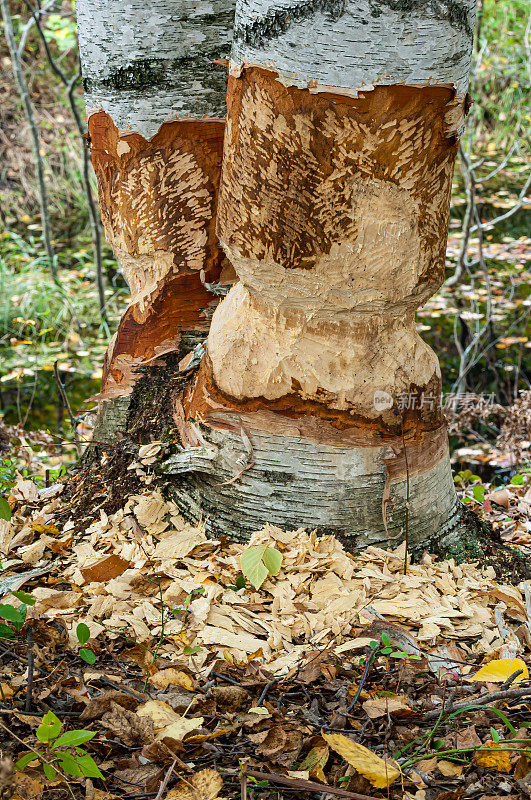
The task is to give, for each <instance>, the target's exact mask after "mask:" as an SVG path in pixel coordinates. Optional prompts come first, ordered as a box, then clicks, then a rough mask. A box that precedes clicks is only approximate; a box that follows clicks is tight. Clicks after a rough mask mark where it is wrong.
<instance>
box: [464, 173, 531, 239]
mask: <svg viewBox="0 0 531 800" xmlns="http://www.w3.org/2000/svg"><path fill="white" fill-rule="evenodd" d="M530 186H531V172H530V173H529V175H528V177H527V180H526V182H525V184H524V186H523V187H522V191H521V192H520V194H519V195H518V200H517V201H516V203H515V204H514V206H513V207H512V208H510V209H509V211H506V213H505V214H500V216H499V217H494V219H491V220H489V221H488V222H482V223H479V224H478V225H473V226H472V228H471V233H474V231H477V230H479V228H481V230H482V231H488V230H489V229H490V228H492V227H494V225H497V224H498V222H503V220H505V219H509V217H512V216H513V214H516V212H517V211H520V209H521V208H522V206H523V205H524V203H525V201H526V195H527V190H528V189H529V187H530Z"/></svg>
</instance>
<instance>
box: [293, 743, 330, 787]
mask: <svg viewBox="0 0 531 800" xmlns="http://www.w3.org/2000/svg"><path fill="white" fill-rule="evenodd" d="M329 757H330V748H329V747H327V746H325V747H312V749H311V750H310V752H309V753H308V755H307V756H306V758H305V759H304V761H302V762H301V763H300V764H299V767H298V769H300V770H308V772H309V774H310V776H311V777H312V778H319V780H322V777H321V776H324V772H323V770H324V767H325V766H326V762H327V761H328V759H329Z"/></svg>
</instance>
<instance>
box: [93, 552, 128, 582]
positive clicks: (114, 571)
mask: <svg viewBox="0 0 531 800" xmlns="http://www.w3.org/2000/svg"><path fill="white" fill-rule="evenodd" d="M130 566H131V564H130V563H129V561H124V559H123V558H120V556H117V555H115V554H114V553H112V554H111V555H110V556H104V557H103V558H100V559H99V561H96V562H95V563H94V564H90V565H89V566H88V567H82V569H81V574H82V575H83V578H84V579H85V583H102V582H106V581H110V580H112V579H113V578H118V577H119V576H120V575H123V573H124V572H125V571H126V569H129V567H130Z"/></svg>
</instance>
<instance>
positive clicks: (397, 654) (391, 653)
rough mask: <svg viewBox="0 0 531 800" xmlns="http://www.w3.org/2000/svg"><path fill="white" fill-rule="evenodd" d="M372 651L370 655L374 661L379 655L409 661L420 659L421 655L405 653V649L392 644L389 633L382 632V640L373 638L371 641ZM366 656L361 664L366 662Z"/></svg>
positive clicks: (362, 658) (371, 660) (361, 660)
mask: <svg viewBox="0 0 531 800" xmlns="http://www.w3.org/2000/svg"><path fill="white" fill-rule="evenodd" d="M369 648H370V649H371V653H370V655H369V660H370V662H374V661H375V660H376V658H377V657H378V656H379V655H382V656H386V657H387V658H396V659H399V660H400V659H402V660H408V661H420V656H417V655H413V654H412V653H405V652H404V651H403V650H397V649H396V648H395V647H393V645H392V644H391V639H390V638H389V635H388V634H387V633H385V632H384V633H382V637H381V641H379V642H377V641H376V640H375V639H373V640H372V641H371V642H369ZM365 658H366V657H365V656H362V657H361V659H360V664H362V663H365Z"/></svg>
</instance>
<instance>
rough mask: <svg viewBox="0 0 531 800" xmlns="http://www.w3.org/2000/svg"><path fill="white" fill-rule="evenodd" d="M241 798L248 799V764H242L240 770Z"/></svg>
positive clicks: (242, 799)
mask: <svg viewBox="0 0 531 800" xmlns="http://www.w3.org/2000/svg"><path fill="white" fill-rule="evenodd" d="M240 798H241V800H247V764H242V769H241V772H240Z"/></svg>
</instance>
